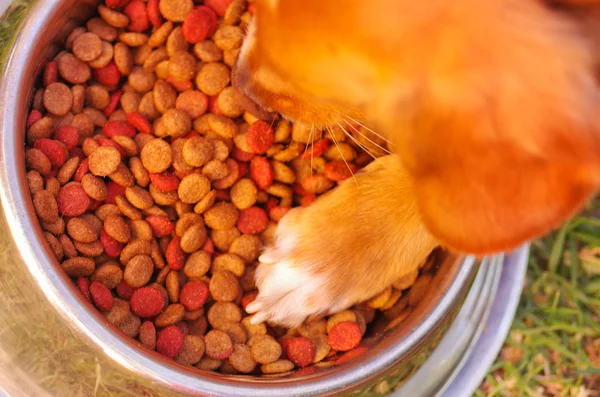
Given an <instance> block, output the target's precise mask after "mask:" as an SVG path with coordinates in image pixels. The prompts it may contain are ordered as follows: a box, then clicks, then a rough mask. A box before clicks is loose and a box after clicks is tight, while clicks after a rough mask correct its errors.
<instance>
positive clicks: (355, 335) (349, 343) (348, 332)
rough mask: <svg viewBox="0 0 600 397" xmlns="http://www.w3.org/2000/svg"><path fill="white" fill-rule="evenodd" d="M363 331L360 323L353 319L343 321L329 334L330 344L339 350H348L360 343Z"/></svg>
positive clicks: (328, 341)
mask: <svg viewBox="0 0 600 397" xmlns="http://www.w3.org/2000/svg"><path fill="white" fill-rule="evenodd" d="M361 339H362V332H361V331H360V327H359V326H358V324H356V323H355V322H352V321H342V322H341V323H337V324H336V325H334V326H333V327H332V328H331V330H330V331H329V335H328V336H327V343H329V346H331V347H332V348H334V349H335V350H338V351H343V352H345V351H348V350H352V349H354V348H355V347H356V346H358V345H359V343H360V341H361Z"/></svg>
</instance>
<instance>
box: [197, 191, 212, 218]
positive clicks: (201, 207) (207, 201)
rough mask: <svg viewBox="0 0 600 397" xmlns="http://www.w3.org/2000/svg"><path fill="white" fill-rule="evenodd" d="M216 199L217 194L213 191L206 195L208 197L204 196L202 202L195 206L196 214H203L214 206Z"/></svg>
mask: <svg viewBox="0 0 600 397" xmlns="http://www.w3.org/2000/svg"><path fill="white" fill-rule="evenodd" d="M216 198H217V192H215V191H214V190H211V191H210V192H208V193H207V194H206V196H204V198H203V199H202V200H200V201H199V202H198V204H196V205H195V206H194V212H195V213H197V214H203V213H204V212H205V211H206V210H208V209H209V208H210V207H212V206H213V204H214V203H215V200H216Z"/></svg>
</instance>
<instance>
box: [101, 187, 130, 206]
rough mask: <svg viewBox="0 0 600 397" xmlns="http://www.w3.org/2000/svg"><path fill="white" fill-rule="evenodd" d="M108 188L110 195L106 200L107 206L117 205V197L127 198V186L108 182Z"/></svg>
mask: <svg viewBox="0 0 600 397" xmlns="http://www.w3.org/2000/svg"><path fill="white" fill-rule="evenodd" d="M106 187H107V189H108V194H107V195H106V198H105V199H104V202H105V203H106V204H116V202H115V197H117V196H122V197H125V186H121V185H119V184H118V183H115V182H108V183H107V184H106Z"/></svg>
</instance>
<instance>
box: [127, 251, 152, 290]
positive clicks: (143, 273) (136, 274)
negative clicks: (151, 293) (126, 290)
mask: <svg viewBox="0 0 600 397" xmlns="http://www.w3.org/2000/svg"><path fill="white" fill-rule="evenodd" d="M153 272H154V262H153V261H152V258H150V257H149V256H148V255H136V256H134V257H133V258H131V259H130V260H129V261H128V262H127V265H126V266H125V271H124V272H123V280H125V282H126V283H127V284H128V285H129V286H130V287H132V288H140V287H143V286H144V285H146V284H147V283H148V282H149V281H150V278H151V277H152V273H153Z"/></svg>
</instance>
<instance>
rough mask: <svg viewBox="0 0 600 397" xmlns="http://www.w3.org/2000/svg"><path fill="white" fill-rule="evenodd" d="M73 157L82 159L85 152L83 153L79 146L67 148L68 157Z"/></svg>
mask: <svg viewBox="0 0 600 397" xmlns="http://www.w3.org/2000/svg"><path fill="white" fill-rule="evenodd" d="M73 157H79V161H83V160H84V159H85V158H86V157H85V153H83V150H81V148H80V147H79V146H77V147H74V148H73V149H71V150H69V158H73ZM80 164H81V163H80Z"/></svg>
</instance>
